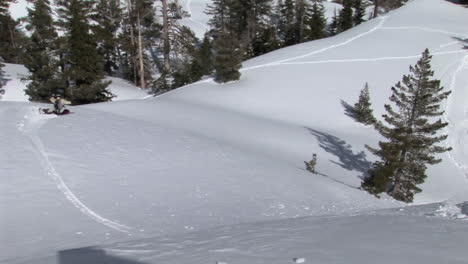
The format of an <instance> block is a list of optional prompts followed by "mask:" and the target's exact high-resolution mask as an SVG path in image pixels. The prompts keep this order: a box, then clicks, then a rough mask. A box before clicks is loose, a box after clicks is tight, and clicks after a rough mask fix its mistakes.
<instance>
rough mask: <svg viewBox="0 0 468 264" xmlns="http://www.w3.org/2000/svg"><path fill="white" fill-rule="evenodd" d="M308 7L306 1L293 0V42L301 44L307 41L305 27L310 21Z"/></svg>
mask: <svg viewBox="0 0 468 264" xmlns="http://www.w3.org/2000/svg"><path fill="white" fill-rule="evenodd" d="M309 10H310V5H309V3H308V2H307V0H295V10H294V13H295V16H296V18H295V26H294V29H295V30H294V42H295V43H296V44H297V43H302V42H304V41H306V40H307V35H308V34H307V33H308V32H307V31H308V30H307V26H308V23H307V22H308V21H309V20H310V13H309Z"/></svg>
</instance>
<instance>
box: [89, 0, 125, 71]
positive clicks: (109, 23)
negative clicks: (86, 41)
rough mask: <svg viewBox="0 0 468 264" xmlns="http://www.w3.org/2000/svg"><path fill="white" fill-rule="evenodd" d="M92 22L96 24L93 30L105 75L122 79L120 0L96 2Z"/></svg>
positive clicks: (121, 8) (121, 18)
mask: <svg viewBox="0 0 468 264" xmlns="http://www.w3.org/2000/svg"><path fill="white" fill-rule="evenodd" d="M93 20H94V21H95V22H96V25H95V26H94V27H93V30H94V34H95V35H96V39H97V41H98V52H99V54H100V56H101V57H102V58H103V59H104V63H103V67H104V68H103V70H104V71H105V72H106V74H107V75H110V76H115V75H117V76H119V77H123V73H122V71H121V69H120V68H121V65H120V64H121V61H122V58H120V56H119V38H118V32H119V30H120V29H121V24H122V20H123V7H122V6H121V3H120V0H97V4H96V5H95V12H94V15H93Z"/></svg>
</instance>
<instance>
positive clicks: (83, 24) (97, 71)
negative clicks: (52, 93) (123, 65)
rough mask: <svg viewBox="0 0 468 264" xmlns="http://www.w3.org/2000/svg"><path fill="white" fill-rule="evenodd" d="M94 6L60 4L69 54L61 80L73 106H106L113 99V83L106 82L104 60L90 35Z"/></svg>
mask: <svg viewBox="0 0 468 264" xmlns="http://www.w3.org/2000/svg"><path fill="white" fill-rule="evenodd" d="M92 4H93V2H89V1H85V0H58V1H57V5H58V7H59V8H58V10H57V11H58V14H59V23H60V25H61V26H62V28H63V30H64V33H65V37H64V40H65V41H64V47H63V49H64V50H65V51H66V52H65V55H64V57H63V58H62V60H63V62H62V63H63V64H64V65H65V67H64V71H63V72H62V74H61V79H62V82H63V83H65V96H66V97H67V98H69V99H70V100H71V101H72V103H73V104H86V103H97V102H105V101H109V100H111V99H112V97H113V95H112V94H111V93H110V92H109V91H108V90H107V86H108V85H109V84H110V82H104V81H103V79H104V72H103V70H102V65H101V61H102V60H101V58H100V56H99V54H98V53H97V41H96V39H95V36H94V35H92V34H91V27H90V23H89V20H90V15H91V11H92Z"/></svg>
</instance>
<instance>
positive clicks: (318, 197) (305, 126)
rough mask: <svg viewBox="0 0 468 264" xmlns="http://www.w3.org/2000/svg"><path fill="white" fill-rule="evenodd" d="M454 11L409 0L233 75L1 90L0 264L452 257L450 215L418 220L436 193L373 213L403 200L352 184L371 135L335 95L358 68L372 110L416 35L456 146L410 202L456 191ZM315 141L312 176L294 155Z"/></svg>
mask: <svg viewBox="0 0 468 264" xmlns="http://www.w3.org/2000/svg"><path fill="white" fill-rule="evenodd" d="M466 22H468V9H464V8H461V7H459V6H455V5H453V4H450V3H448V2H445V1H443V0H415V1H413V2H411V3H410V4H408V6H406V7H404V8H402V9H400V10H397V11H394V12H392V13H390V14H388V15H387V16H386V17H383V18H379V19H376V20H373V21H370V22H368V23H365V24H364V25H361V26H359V27H356V28H354V29H352V30H350V31H348V32H345V33H343V34H340V35H339V36H336V37H334V38H330V39H325V40H320V41H314V42H310V43H305V44H302V45H297V46H294V47H290V48H287V49H282V50H279V51H276V52H273V53H271V54H267V55H265V56H262V57H259V58H256V59H253V60H250V61H248V62H246V63H245V64H244V69H243V76H242V80H241V81H239V82H235V83H230V84H224V85H219V84H215V83H214V82H212V81H211V80H205V81H203V82H200V83H198V84H194V85H191V86H187V87H185V88H182V89H179V90H176V91H174V92H172V93H169V94H166V95H163V96H160V97H157V98H151V99H146V100H130V101H120V102H112V103H105V104H98V105H90V106H82V107H72V111H73V112H74V114H72V115H69V116H65V117H60V118H57V117H51V116H44V115H39V114H38V112H37V109H38V107H39V106H41V105H38V104H31V103H22V102H6V101H1V102H0V124H1V131H2V135H4V136H2V137H0V149H1V150H2V151H1V152H0V164H2V165H0V175H1V177H0V263H54V261H56V262H58V263H61V264H65V263H67V264H72V263H85V262H87V263H89V259H88V261H83V259H82V258H83V257H84V258H85V260H86V257H89V256H91V257H93V258H94V259H96V258H104V259H102V260H103V261H108V262H112V263H119V264H120V263H122V264H123V263H126V264H129V263H197V264H198V263H200V264H201V263H206V262H211V263H214V262H215V261H226V262H228V263H287V262H291V260H292V258H294V257H305V258H306V259H307V261H308V263H315V262H316V261H317V262H321V263H362V262H367V261H366V260H371V261H372V260H375V261H374V262H378V263H390V262H391V260H395V261H400V262H404V261H405V260H407V259H418V260H421V262H419V263H441V262H444V263H463V261H464V260H466V259H467V258H468V256H467V253H466V250H465V249H466V246H467V245H466V243H467V242H466V239H465V238H466V234H467V233H468V230H467V227H466V222H465V221H461V220H460V221H458V220H456V221H455V220H443V219H439V217H436V218H434V216H437V215H441V216H445V215H447V214H446V212H445V209H444V210H442V211H440V212H437V211H438V207H437V206H428V207H424V208H423V209H420V208H421V207H419V206H418V207H416V208H415V209H411V210H410V208H407V209H401V210H403V211H400V210H399V209H398V210H396V211H384V212H382V213H380V212H378V211H375V210H378V209H383V208H392V207H400V206H402V204H400V203H397V202H395V201H393V200H391V199H386V198H384V199H380V200H379V199H376V198H374V197H372V196H370V195H368V194H366V193H365V192H363V191H361V190H358V189H357V188H356V187H358V186H359V184H360V177H361V176H362V175H363V173H364V172H365V171H366V169H367V168H368V167H369V164H370V162H372V161H373V159H374V157H372V156H371V155H370V154H369V153H367V152H366V150H365V148H364V144H366V143H367V144H369V143H370V144H374V145H375V144H376V142H377V141H378V140H379V136H378V135H377V134H376V133H375V131H373V130H372V129H370V128H368V127H364V126H361V125H359V124H356V123H354V122H353V121H352V120H351V119H349V117H347V116H346V115H345V114H344V110H343V107H342V105H341V100H344V101H346V102H347V103H350V104H352V103H354V101H355V100H357V97H358V94H359V90H360V89H361V88H362V86H363V85H364V83H365V82H366V81H368V82H369V83H370V86H371V96H372V102H373V104H374V107H375V108H376V111H377V112H378V113H382V111H383V109H382V105H383V103H384V102H387V98H388V96H389V94H390V87H391V85H393V84H394V83H395V82H397V81H398V80H399V79H400V78H401V75H402V74H404V73H406V72H407V69H408V66H409V65H410V64H414V63H415V62H416V61H417V59H418V57H419V55H420V53H421V52H422V51H423V50H424V48H426V47H429V48H430V49H431V51H432V52H433V54H435V57H434V61H433V66H434V69H435V71H436V74H437V77H439V78H441V79H442V81H443V84H444V86H445V87H446V88H447V89H452V91H453V92H454V95H453V96H452V98H451V101H450V102H449V103H448V104H447V105H446V108H447V110H448V111H447V119H449V121H450V122H451V124H452V125H451V127H450V128H449V129H448V133H449V134H450V138H449V143H450V145H452V146H453V147H454V151H453V152H452V153H450V154H447V155H445V156H444V157H443V158H444V162H443V163H442V164H440V165H437V166H434V167H433V168H431V170H430V171H429V179H428V182H427V183H426V184H425V185H424V186H423V189H424V192H423V193H422V194H420V195H418V196H417V201H416V203H415V204H417V205H419V204H423V203H434V202H439V201H445V200H448V199H452V200H450V201H451V202H458V201H464V200H463V199H465V200H466V196H465V195H466V194H468V191H467V182H466V178H465V175H464V174H465V173H467V172H466V167H465V166H466V163H465V161H466V160H468V159H467V153H468V149H466V146H468V145H467V144H464V143H465V141H466V140H467V136H468V135H467V134H466V129H467V127H466V125H467V120H468V118H467V116H466V113H467V111H466V108H465V107H466V105H468V104H466V102H465V100H467V98H468V95H467V94H465V93H467V91H468V90H467V89H466V86H467V85H468V75H467V74H466V71H468V69H467V67H466V63H467V61H468V56H467V53H466V50H464V49H462V47H463V45H462V44H461V42H460V41H458V40H457V39H456V38H467V37H468V30H467V29H466V27H464V25H466ZM19 72H20V71H19V70H18V73H19ZM12 74H15V73H14V72H12ZM10 83H11V82H10ZM7 88H8V86H7ZM7 93H8V89H7ZM314 152H315V153H317V154H318V165H317V170H318V172H319V174H318V175H313V174H310V173H308V172H306V171H305V169H304V164H303V161H304V160H308V159H310V158H311V155H312V153H314ZM413 210H415V211H413ZM455 211H456V210H455ZM330 215H334V217H330ZM383 215H384V216H387V217H385V218H384V217H383ZM449 215H452V214H449ZM454 215H455V216H456V214H454ZM318 216H321V217H318ZM325 216H326V217H325ZM296 217H307V218H304V219H296V220H292V219H291V218H296ZM324 217H325V218H324ZM457 217H458V216H457ZM459 217H462V216H459ZM278 220H280V221H278ZM265 221H273V222H265ZM252 222H255V223H252ZM242 223H247V224H242ZM240 224H242V225H240ZM220 225H225V227H223V228H215V227H216V226H220ZM213 228H215V229H213ZM367 228H370V229H367ZM193 231H195V232H193ZM175 234H180V235H175ZM161 235H164V236H166V237H165V238H152V237H158V236H161ZM382 237H383V238H382ZM143 238H147V239H145V240H142V239H143ZM118 241H128V242H126V243H118V244H116V242H118ZM415 243H416V244H415ZM94 245H109V246H103V247H95V248H90V246H94ZM439 245H441V246H440V247H441V249H439V250H438V251H434V249H435V248H437V247H438V246H439ZM358 246H362V248H361V249H360V248H358ZM410 246H411V249H412V250H408V247H410ZM382 247H385V249H386V251H383V250H382ZM70 249H76V250H74V251H69V250H70ZM103 250H105V251H103ZM396 252H398V254H397V253H396ZM434 252H436V253H437V254H436V253H434ZM364 254H365V255H364ZM57 256H58V258H57ZM382 256H385V257H386V258H385V261H387V260H388V262H385V261H382V260H381V259H380V257H382ZM348 261H349V262H348ZM392 263H393V262H392ZM414 263H418V262H416V261H414Z"/></svg>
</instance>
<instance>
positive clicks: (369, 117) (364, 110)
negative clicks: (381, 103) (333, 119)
mask: <svg viewBox="0 0 468 264" xmlns="http://www.w3.org/2000/svg"><path fill="white" fill-rule="evenodd" d="M353 112H354V115H355V116H354V118H355V119H356V121H358V122H360V123H363V124H366V125H372V124H374V123H375V122H376V119H375V117H374V114H373V110H372V105H371V101H370V94H369V84H367V83H366V85H365V86H364V88H363V89H362V90H361V93H360V95H359V100H358V102H357V103H356V104H355V105H354V109H353Z"/></svg>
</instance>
